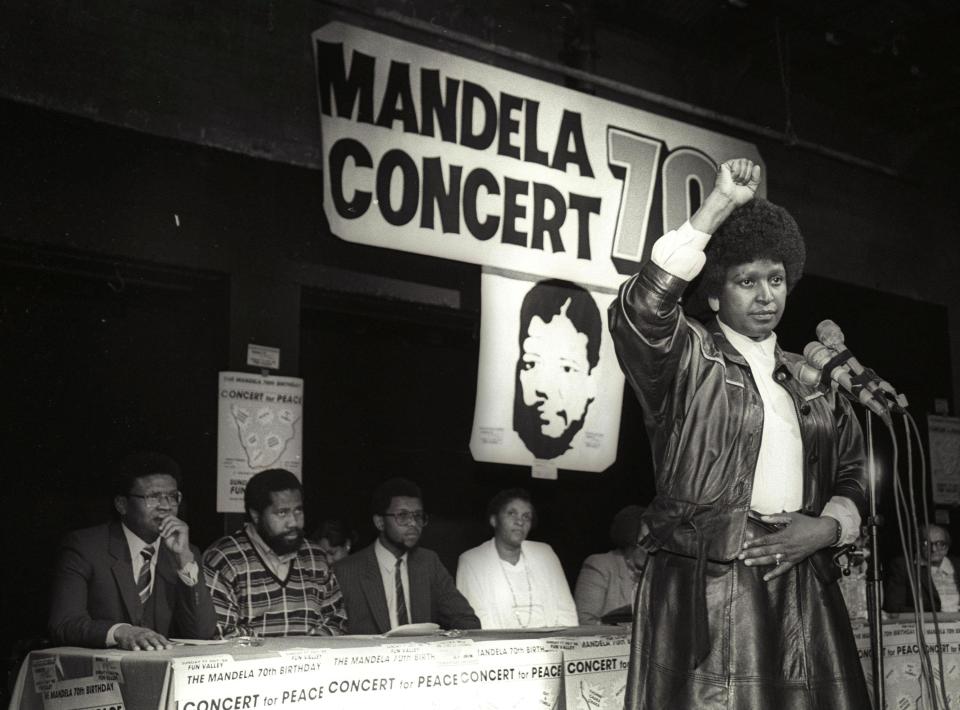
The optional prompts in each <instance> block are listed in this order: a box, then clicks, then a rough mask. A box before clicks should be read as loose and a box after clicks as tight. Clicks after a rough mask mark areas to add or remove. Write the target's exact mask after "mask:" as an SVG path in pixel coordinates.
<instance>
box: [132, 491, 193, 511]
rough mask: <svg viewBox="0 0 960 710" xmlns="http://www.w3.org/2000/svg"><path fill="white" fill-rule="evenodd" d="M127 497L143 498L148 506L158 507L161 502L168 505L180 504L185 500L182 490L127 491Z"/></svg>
mask: <svg viewBox="0 0 960 710" xmlns="http://www.w3.org/2000/svg"><path fill="white" fill-rule="evenodd" d="M127 498H142V499H143V504H144V505H145V506H147V507H148V508H156V507H157V506H158V505H160V504H161V503H164V504H166V505H180V501H182V500H183V493H181V492H180V491H170V492H169V493H147V494H146V495H140V494H139V493H127Z"/></svg>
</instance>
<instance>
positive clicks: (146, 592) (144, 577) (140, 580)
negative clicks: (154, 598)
mask: <svg viewBox="0 0 960 710" xmlns="http://www.w3.org/2000/svg"><path fill="white" fill-rule="evenodd" d="M140 556H141V557H143V566H142V567H141V568H140V574H138V575H137V594H139V595H140V604H146V603H147V599H149V598H150V577H151V574H150V572H151V570H150V560H151V559H153V548H152V547H145V548H143V549H142V550H140Z"/></svg>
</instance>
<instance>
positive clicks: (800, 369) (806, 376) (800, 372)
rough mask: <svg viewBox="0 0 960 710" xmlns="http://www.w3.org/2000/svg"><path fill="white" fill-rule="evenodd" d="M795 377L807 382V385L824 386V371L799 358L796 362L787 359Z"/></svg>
mask: <svg viewBox="0 0 960 710" xmlns="http://www.w3.org/2000/svg"><path fill="white" fill-rule="evenodd" d="M785 365H786V367H787V369H788V370H789V371H790V374H791V375H793V379H795V380H797V381H798V382H801V383H802V384H805V385H806V386H807V387H816V388H817V389H822V388H823V373H822V372H820V370H818V369H817V368H815V367H814V366H813V365H811V364H810V363H809V362H806V361H802V360H798V361H796V362H793V361H787V362H786V363H785Z"/></svg>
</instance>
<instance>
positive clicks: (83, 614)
mask: <svg viewBox="0 0 960 710" xmlns="http://www.w3.org/2000/svg"><path fill="white" fill-rule="evenodd" d="M179 480H180V467H179V466H178V465H177V464H176V462H175V461H174V460H173V459H171V458H170V457H169V456H164V455H163V454H157V453H139V454H133V455H131V456H128V457H127V458H125V459H124V460H123V461H122V463H121V465H120V466H119V469H118V475H117V477H116V480H115V484H114V491H115V496H114V499H113V505H114V508H115V510H116V512H117V519H116V520H114V521H112V522H109V523H103V524H101V525H97V526H94V527H92V528H86V529H83V530H76V531H74V532H72V533H69V534H68V535H67V536H66V537H64V539H63V541H62V543H61V545H60V553H59V556H58V559H57V563H56V569H55V571H54V579H53V589H52V599H51V605H50V618H49V622H48V632H49V633H50V636H51V638H52V640H53V641H54V642H55V643H56V644H58V645H64V646H87V647H90V648H109V647H113V646H119V647H120V648H123V649H127V650H143V651H150V650H159V649H163V648H169V647H170V642H169V640H168V638H167V637H168V636H169V635H170V634H175V635H177V636H181V637H185V638H199V639H209V638H212V637H213V636H214V634H215V633H216V616H215V615H214V612H213V604H212V603H211V601H210V594H209V593H208V591H207V585H206V584H205V583H204V580H203V572H202V570H200V567H199V565H198V560H199V559H200V552H199V550H198V549H197V548H196V547H194V546H193V545H191V544H190V531H189V528H188V527H187V524H186V523H185V522H184V521H183V520H181V519H180V518H178V517H177V512H178V509H179V505H180V501H181V493H180V490H179Z"/></svg>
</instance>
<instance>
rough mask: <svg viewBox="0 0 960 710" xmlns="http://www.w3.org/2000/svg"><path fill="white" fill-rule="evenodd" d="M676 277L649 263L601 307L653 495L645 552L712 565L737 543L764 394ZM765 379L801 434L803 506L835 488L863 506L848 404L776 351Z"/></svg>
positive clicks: (817, 507)
mask: <svg viewBox="0 0 960 710" xmlns="http://www.w3.org/2000/svg"><path fill="white" fill-rule="evenodd" d="M686 285H687V282H686V281H684V280H683V279H680V278H678V277H676V276H673V275H671V274H669V273H667V272H666V271H664V270H663V269H661V268H660V267H658V266H657V265H656V264H654V263H652V262H648V263H647V264H646V265H645V266H644V268H643V269H642V270H641V271H640V272H639V273H638V274H637V275H635V276H634V277H633V278H631V279H630V280H628V281H627V282H626V283H624V284H623V286H622V287H621V289H620V293H619V296H618V298H617V299H616V300H615V301H614V302H613V303H612V304H611V306H610V313H609V316H610V332H611V334H612V335H613V340H614V343H615V345H616V351H617V357H618V359H619V361H620V366H621V368H622V369H623V372H624V373H625V375H626V378H627V380H628V381H629V383H630V385H631V387H632V388H633V390H634V392H635V393H636V395H637V397H638V398H639V400H640V403H641V405H642V406H643V412H644V420H645V426H646V429H647V434H648V436H649V438H650V443H651V447H652V451H653V458H654V469H655V475H656V489H657V496H656V498H655V500H654V501H653V503H652V504H651V506H650V507H649V508H648V510H647V513H646V517H645V521H646V523H647V526H648V527H649V530H650V533H649V535H648V536H647V539H645V540H644V541H643V543H644V546H645V547H646V548H647V549H648V550H649V551H651V552H652V551H656V550H657V549H659V548H661V547H662V548H665V549H667V550H669V551H671V552H674V553H677V554H682V555H687V556H691V557H701V556H705V557H706V558H707V559H710V560H713V561H717V562H727V561H731V560H734V559H735V558H736V557H737V555H738V554H739V552H740V550H741V548H742V546H743V541H744V536H745V529H746V522H747V514H748V512H749V509H750V500H751V496H752V493H753V476H754V471H755V469H756V464H757V456H758V453H759V450H760V438H761V435H762V432H763V402H762V401H761V399H760V393H759V391H758V389H757V386H756V383H755V382H754V381H753V375H752V373H751V371H750V367H749V365H748V364H747V362H746V360H744V358H743V356H742V355H740V354H739V353H738V352H737V351H736V350H735V349H734V348H733V346H731V345H730V343H729V342H728V341H727V339H726V338H725V337H724V335H723V333H722V331H721V330H720V327H719V324H718V323H717V321H716V319H714V320H713V321H712V322H711V323H708V324H707V325H706V326H704V325H702V324H700V323H699V322H698V321H696V320H693V319H690V318H687V316H686V315H685V314H684V313H683V310H682V308H681V307H680V296H681V295H682V293H683V289H684V288H685V287H686ZM776 359H777V361H778V362H779V365H778V366H777V367H776V369H775V371H774V379H775V381H777V382H778V383H779V384H781V385H782V386H783V387H784V388H785V389H786V390H787V392H789V393H790V396H791V398H792V399H793V401H794V404H795V406H796V410H797V419H798V421H799V423H800V431H801V437H802V442H803V456H804V461H803V467H804V471H803V507H802V509H801V512H803V513H806V514H809V515H819V514H820V512H821V511H822V510H823V507H824V505H825V504H826V503H827V501H829V500H830V498H831V497H833V496H835V495H837V496H845V497H847V498H849V499H850V500H851V501H853V503H854V504H855V505H856V506H857V508H858V509H859V510H860V514H861V516H862V515H864V514H865V509H866V499H865V483H866V481H865V471H864V465H863V435H862V432H861V430H860V425H859V423H858V422H857V420H856V417H855V416H854V414H853V412H852V410H851V407H850V405H849V403H848V402H847V401H846V400H845V399H843V398H842V397H840V396H838V395H836V394H835V393H834V392H832V391H831V392H826V393H824V392H822V391H820V390H818V389H815V388H812V387H809V386H807V385H804V384H802V383H801V382H799V381H798V380H797V379H796V378H795V377H793V375H792V374H791V373H790V370H789V368H788V365H790V364H793V363H796V362H802V360H803V358H802V357H801V356H799V355H794V354H792V353H787V352H784V351H782V350H781V349H780V348H779V347H778V348H777V350H776Z"/></svg>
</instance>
